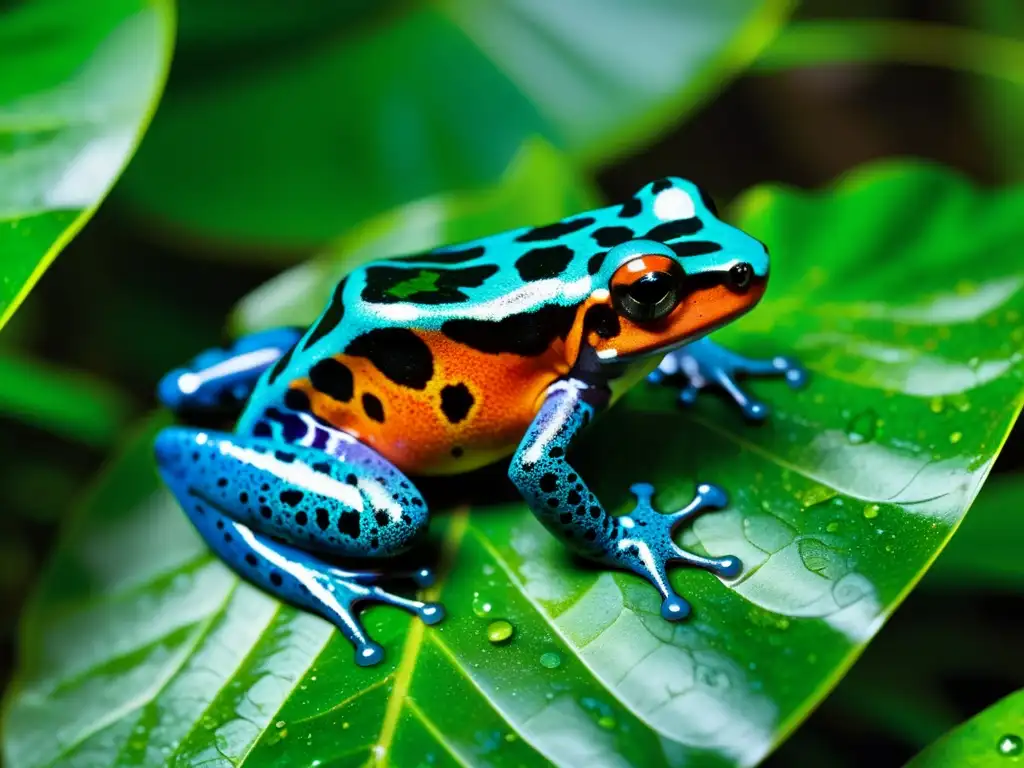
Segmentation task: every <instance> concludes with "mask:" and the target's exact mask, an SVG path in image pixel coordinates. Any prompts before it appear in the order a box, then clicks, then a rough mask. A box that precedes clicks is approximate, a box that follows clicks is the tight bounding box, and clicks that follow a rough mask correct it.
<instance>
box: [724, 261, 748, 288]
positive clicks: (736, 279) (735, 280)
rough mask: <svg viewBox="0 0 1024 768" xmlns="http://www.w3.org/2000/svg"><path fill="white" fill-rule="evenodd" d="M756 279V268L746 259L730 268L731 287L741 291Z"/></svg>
mask: <svg viewBox="0 0 1024 768" xmlns="http://www.w3.org/2000/svg"><path fill="white" fill-rule="evenodd" d="M753 280H754V268H753V267H752V266H750V265H749V264H747V263H746V262H745V261H744V262H740V263H739V264H736V265H735V266H733V267H732V268H731V269H730V270H729V276H728V282H729V287H730V288H732V289H733V290H734V291H738V292H740V293H742V292H744V291H746V290H747V289H748V288H750V284H751V282H753Z"/></svg>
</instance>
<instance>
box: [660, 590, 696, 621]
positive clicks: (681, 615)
mask: <svg viewBox="0 0 1024 768" xmlns="http://www.w3.org/2000/svg"><path fill="white" fill-rule="evenodd" d="M689 615H690V604H689V603H688V602H686V600H684V599H683V598H681V597H680V596H679V595H676V594H671V595H669V596H668V597H666V598H665V599H664V600H662V602H661V616H662V618H664V619H665V620H666V621H682V620H683V619H685V618H686V617H687V616H689Z"/></svg>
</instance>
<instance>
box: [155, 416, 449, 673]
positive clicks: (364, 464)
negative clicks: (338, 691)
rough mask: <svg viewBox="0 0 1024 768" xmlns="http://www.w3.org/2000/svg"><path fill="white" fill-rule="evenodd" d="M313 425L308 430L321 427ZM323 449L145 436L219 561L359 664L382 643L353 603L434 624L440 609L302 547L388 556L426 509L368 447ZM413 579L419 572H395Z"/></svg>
mask: <svg viewBox="0 0 1024 768" xmlns="http://www.w3.org/2000/svg"><path fill="white" fill-rule="evenodd" d="M321 428H322V427H318V429H321ZM331 432H332V434H331V438H330V440H329V441H328V446H329V450H330V453H328V452H326V451H325V450H319V449H317V448H312V447H306V446H301V445H291V444H288V443H284V442H278V441H275V440H272V439H270V438H260V437H248V436H243V435H234V434H228V433H224V432H212V431H203V430H196V429H188V428H182V427H170V428H168V429H165V430H163V431H162V432H160V434H159V435H158V436H157V439H156V446H155V448H156V457H157V463H158V465H159V468H160V474H161V475H162V476H163V478H164V481H165V482H166V483H167V485H168V486H169V487H170V489H171V490H172V491H173V493H174V495H175V496H176V497H177V499H178V501H179V503H180V504H181V506H182V508H183V509H184V511H185V513H186V514H187V515H188V517H189V519H190V520H191V521H192V523H193V525H194V526H195V527H196V529H197V530H198V531H199V533H200V534H201V535H202V537H203V538H204V539H205V540H206V542H207V543H208V544H209V545H210V547H211V548H212V549H213V550H214V551H215V552H216V553H217V554H218V555H219V556H220V558H221V559H222V560H224V562H225V563H227V565H228V566H230V567H231V568H232V569H233V570H235V571H236V572H237V573H238V574H239V575H240V576H242V577H243V578H245V579H247V580H249V581H251V582H254V583H255V584H257V585H258V586H260V587H262V588H263V589H265V590H267V591H269V592H271V593H272V594H275V595H277V596H278V597H280V598H281V599H283V600H286V601H288V602H291V603H295V604H297V605H300V606H302V607H304V608H307V609H309V610H312V611H314V612H316V613H319V614H320V615H321V616H323V617H324V618H326V619H328V620H329V621H331V622H333V623H334V624H335V625H336V626H337V627H338V628H339V629H340V630H341V632H342V633H343V634H344V635H345V637H346V638H348V639H349V640H350V641H351V642H352V644H353V645H354V646H355V647H356V662H357V663H358V664H360V665H363V666H366V665H370V664H375V663H377V662H378V661H380V660H381V659H382V658H383V650H382V649H381V647H380V646H379V645H377V644H376V643H374V642H373V641H372V640H371V639H370V638H369V637H368V636H367V634H366V632H365V630H364V629H363V627H362V625H361V624H360V622H359V619H358V618H357V616H356V613H355V611H354V609H355V607H356V605H357V604H359V603H365V602H377V603H385V604H387V605H393V606H397V607H399V608H402V609H404V610H407V611H410V612H412V613H415V614H417V615H418V616H419V617H420V618H421V619H422V620H423V621H424V622H426V623H428V624H433V623H435V622H437V621H440V620H441V618H442V617H443V615H444V614H443V610H442V609H441V607H440V606H438V605H434V604H430V603H422V602H419V601H417V600H409V599H407V598H404V597H400V596H398V595H394V594H392V593H390V592H387V591H385V590H384V589H383V588H381V587H380V586H378V585H377V584H376V582H377V581H380V580H382V579H384V578H394V577H395V576H400V575H401V574H380V573H377V572H374V571H365V572H363V571H346V570H341V569H340V568H337V567H335V566H334V565H333V564H331V563H330V562H328V561H326V560H325V559H322V558H321V557H318V556H317V555H315V554H311V552H310V551H309V550H312V551H317V552H320V553H323V554H325V555H330V556H351V557H362V558H365V557H372V558H379V557H388V556H391V555H395V554H398V553H399V552H401V551H403V550H405V549H407V548H408V547H409V546H410V545H411V544H412V543H413V542H414V540H415V539H416V537H417V536H418V535H419V534H420V532H421V531H422V530H423V529H424V528H425V527H426V524H427V508H426V504H425V503H424V501H423V498H422V497H421V496H420V494H419V492H418V491H417V490H416V489H415V488H414V487H413V485H412V483H411V482H409V480H408V479H406V478H405V476H404V475H403V474H402V473H401V472H399V470H398V469H397V468H395V467H394V466H393V465H392V464H391V463H390V462H388V461H387V460H385V459H384V458H383V457H381V456H380V455H379V454H377V453H375V452H374V451H372V450H371V449H369V448H367V447H366V446H365V445H363V444H362V443H359V442H358V441H356V440H355V439H354V438H352V437H350V436H349V435H346V434H344V433H341V432H336V431H333V430H332V431H331ZM405 575H406V576H409V577H411V578H413V579H414V580H416V581H417V582H418V583H420V584H421V585H422V586H425V585H426V584H427V583H428V581H429V576H430V575H429V572H427V571H425V570H424V571H418V572H416V573H414V574H405Z"/></svg>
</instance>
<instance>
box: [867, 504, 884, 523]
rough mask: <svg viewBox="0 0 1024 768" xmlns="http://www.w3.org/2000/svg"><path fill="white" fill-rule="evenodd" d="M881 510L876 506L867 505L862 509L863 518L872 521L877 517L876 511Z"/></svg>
mask: <svg viewBox="0 0 1024 768" xmlns="http://www.w3.org/2000/svg"><path fill="white" fill-rule="evenodd" d="M880 509H881V507H879V506H878V505H877V504H868V505H867V506H866V507H864V517H866V518H867V519H868V520H874V519H875V518H876V517H878V511H879V510H880Z"/></svg>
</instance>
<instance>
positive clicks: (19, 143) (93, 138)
mask: <svg viewBox="0 0 1024 768" xmlns="http://www.w3.org/2000/svg"><path fill="white" fill-rule="evenodd" d="M173 38H174V19H173V9H172V7H171V3H170V1H169V0H153V1H152V2H147V1H146V0H89V1H88V2H79V3H66V2H60V0H32V1H31V2H23V3H16V4H14V5H13V6H11V7H10V8H9V9H5V10H4V13H3V14H2V15H0V73H2V77H0V179H3V183H2V184H0V253H2V254H3V257H2V259H0V326H2V325H3V324H4V323H6V322H7V320H8V319H9V318H10V316H11V314H13V312H14V310H15V309H17V307H18V305H19V304H20V303H21V302H22V300H23V299H24V298H25V295H26V294H27V293H28V291H29V290H30V289H31V288H32V286H33V285H34V284H35V282H36V281H37V280H38V279H39V277H40V276H41V275H42V273H43V271H44V270H45V269H46V267H47V266H48V265H49V264H50V262H52V261H53V259H54V258H56V256H57V254H58V253H59V252H60V250H61V249H62V248H63V247H64V245H66V244H67V242H68V241H70V240H71V238H72V237H73V236H74V235H75V233H76V232H78V230H79V229H81V227H82V226H83V225H84V224H85V222H86V221H87V220H88V219H89V217H90V216H91V215H92V212H93V211H94V210H95V208H96V206H97V205H99V203H100V201H101V200H102V199H103V198H104V197H105V196H106V194H107V192H108V191H109V189H110V187H111V185H112V184H113V183H114V180H115V179H116V178H117V176H118V174H119V173H120V172H121V169H122V168H123V167H124V165H125V163H127V161H128V158H129V157H131V155H132V152H133V151H134V150H135V145H136V143H137V142H138V140H139V137H140V136H141V134H142V131H143V129H144V127H145V125H146V124H147V123H148V121H149V116H150V114H151V113H152V111H153V109H154V108H155V107H156V101H157V99H158V97H159V95H160V91H161V89H162V87H163V82H164V78H165V77H166V74H167V66H168V62H169V60H170V55H171V45H172V41H173Z"/></svg>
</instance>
